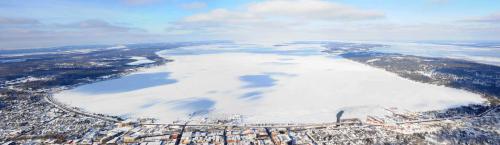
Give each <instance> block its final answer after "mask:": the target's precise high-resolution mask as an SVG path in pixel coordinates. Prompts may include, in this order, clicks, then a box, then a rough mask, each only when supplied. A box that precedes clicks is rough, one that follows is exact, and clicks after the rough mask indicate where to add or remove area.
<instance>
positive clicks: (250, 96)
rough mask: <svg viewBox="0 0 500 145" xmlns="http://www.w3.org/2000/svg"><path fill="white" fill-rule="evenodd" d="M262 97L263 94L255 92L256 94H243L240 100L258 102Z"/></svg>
mask: <svg viewBox="0 0 500 145" xmlns="http://www.w3.org/2000/svg"><path fill="white" fill-rule="evenodd" d="M261 97H262V92H260V91H255V92H248V93H245V94H243V95H242V96H241V97H240V98H241V99H249V100H256V99H259V98H261Z"/></svg>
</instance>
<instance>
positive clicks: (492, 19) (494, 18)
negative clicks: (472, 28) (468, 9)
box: [462, 12, 500, 23]
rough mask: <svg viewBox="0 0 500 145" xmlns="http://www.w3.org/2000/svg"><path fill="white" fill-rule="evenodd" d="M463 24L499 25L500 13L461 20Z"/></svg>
mask: <svg viewBox="0 0 500 145" xmlns="http://www.w3.org/2000/svg"><path fill="white" fill-rule="evenodd" d="M462 21H465V22H481V23H500V12H497V13H493V14H490V15H487V16H479V17H474V18H468V19H465V20H462Z"/></svg>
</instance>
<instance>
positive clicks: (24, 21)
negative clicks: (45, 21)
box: [0, 17, 40, 25]
mask: <svg viewBox="0 0 500 145" xmlns="http://www.w3.org/2000/svg"><path fill="white" fill-rule="evenodd" d="M39 23H40V22H39V21H38V20H35V19H28V18H8V17H0V25H34V24H39Z"/></svg>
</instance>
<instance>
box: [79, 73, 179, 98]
mask: <svg viewBox="0 0 500 145" xmlns="http://www.w3.org/2000/svg"><path fill="white" fill-rule="evenodd" d="M169 75H170V73H168V72H160V73H147V74H134V75H129V76H124V77H122V78H118V79H114V80H108V81H102V82H97V83H94V84H89V85H84V86H81V87H78V88H76V89H75V90H74V91H76V92H79V93H88V94H107V93H121V92H128V91H134V90H140V89H144V88H149V87H155V86H160V85H166V84H173V83H176V82H177V80H174V79H169V78H168V77H169Z"/></svg>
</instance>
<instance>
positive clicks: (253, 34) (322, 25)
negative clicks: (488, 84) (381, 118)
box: [0, 0, 500, 49]
mask: <svg viewBox="0 0 500 145" xmlns="http://www.w3.org/2000/svg"><path fill="white" fill-rule="evenodd" d="M218 39H223V40H235V41H251V42H253V41H255V42H261V41H265V42H268V41H269V42H281V41H293V40H370V41H372V40H373V41H420V40H455V41H474V40H499V39H500V2H498V1H496V0H473V1H472V0H330V1H329V0H259V1H249V0H205V1H201V0H43V1H41V0H23V1H19V0H2V1H0V49H10V48H33V47H50V46H60V45H81V44H118V43H140V42H172V41H191V40H218Z"/></svg>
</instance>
